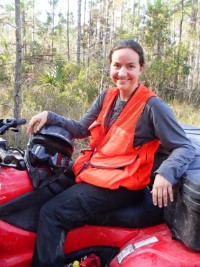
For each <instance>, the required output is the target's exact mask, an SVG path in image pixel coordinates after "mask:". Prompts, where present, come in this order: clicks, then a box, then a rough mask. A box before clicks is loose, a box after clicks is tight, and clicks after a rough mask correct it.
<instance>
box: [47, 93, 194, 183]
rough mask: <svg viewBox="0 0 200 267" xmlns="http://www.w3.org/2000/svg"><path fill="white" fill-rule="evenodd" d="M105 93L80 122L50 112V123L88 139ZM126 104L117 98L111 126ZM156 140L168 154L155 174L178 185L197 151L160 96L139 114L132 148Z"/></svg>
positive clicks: (152, 99)
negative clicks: (90, 127) (89, 128)
mask: <svg viewBox="0 0 200 267" xmlns="http://www.w3.org/2000/svg"><path fill="white" fill-rule="evenodd" d="M105 93H106V90H104V91H103V92H102V93H101V94H100V95H99V96H98V98H97V99H96V101H95V102H94V103H93V105H92V106H91V108H90V109H89V110H88V111H87V112H86V114H85V115H84V116H83V117H82V118H81V119H80V120H79V121H76V120H72V119H69V118H66V117H64V116H60V115H58V114H56V113H54V112H51V111H49V112H48V120H47V124H53V125H58V126H61V127H64V128H65V129H67V130H68V131H69V132H70V133H71V135H72V137H73V138H86V137H88V136H89V135H90V132H89V130H88V127H89V126H90V125H91V124H92V123H93V122H94V121H95V120H96V119H97V117H98V115H99V113H100V111H101V108H102V103H103V100H104V97H105ZM125 104H126V102H125V101H121V100H120V98H119V97H118V99H117V101H116V104H115V107H114V110H113V113H112V116H111V119H110V124H112V123H113V121H115V119H116V118H117V117H118V116H119V114H120V112H121V110H122V109H123V107H124V105H125ZM153 139H159V140H160V142H161V146H162V147H163V148H164V150H165V151H167V153H168V154H169V156H168V157H167V159H166V160H164V161H163V162H162V164H161V165H160V166H159V168H158V169H157V170H156V173H159V174H161V175H162V176H164V177H165V178H166V179H167V180H168V181H170V182H171V183H172V184H175V183H176V182H177V180H178V179H179V178H180V177H181V176H182V175H183V174H184V173H185V171H186V170H187V168H188V165H189V163H190V162H191V161H192V160H193V158H194V156H195V148H194V147H193V146H192V144H191V142H190V140H188V138H187V137H186V134H185V132H184V130H183V129H182V128H181V126H180V125H179V124H178V122H177V120H176V118H175V116H174V114H173V112H172V110H171V109H170V107H169V106H168V105H167V104H166V102H164V101H163V100H161V99H160V98H158V97H152V98H150V99H149V101H148V102H147V104H146V106H145V108H144V110H143V112H142V114H141V115H140V118H139V120H138V122H137V125H136V130H135V136H134V144H133V146H141V145H142V144H145V143H146V142H149V141H151V140H153Z"/></svg>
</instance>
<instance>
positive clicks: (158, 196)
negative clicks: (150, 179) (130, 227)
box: [152, 174, 173, 208]
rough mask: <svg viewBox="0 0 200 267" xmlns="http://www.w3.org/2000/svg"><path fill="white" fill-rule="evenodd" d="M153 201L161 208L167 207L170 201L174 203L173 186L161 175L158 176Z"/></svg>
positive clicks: (154, 185)
mask: <svg viewBox="0 0 200 267" xmlns="http://www.w3.org/2000/svg"><path fill="white" fill-rule="evenodd" d="M152 199H153V203H154V205H156V206H157V205H158V206H159V207H160V208H162V207H163V206H165V207H166V206H167V205H168V203H169V201H173V189H172V184H171V183H170V182H169V181H168V180H167V179H166V178H164V177H163V176H162V175H160V174H156V177H155V180H154V184H153V189H152Z"/></svg>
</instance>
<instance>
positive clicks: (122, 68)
mask: <svg viewBox="0 0 200 267" xmlns="http://www.w3.org/2000/svg"><path fill="white" fill-rule="evenodd" d="M126 74H127V71H126V68H125V67H121V68H120V69H119V71H118V76H126Z"/></svg>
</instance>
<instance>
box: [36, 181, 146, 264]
mask: <svg viewBox="0 0 200 267" xmlns="http://www.w3.org/2000/svg"><path fill="white" fill-rule="evenodd" d="M142 195H143V190H139V191H130V190H127V189H126V188H119V189H117V190H110V189H103V188H99V187H96V186H93V185H89V184H86V183H80V184H76V185H74V186H72V187H70V188H68V189H67V190H65V191H64V192H62V193H60V194H59V195H57V196H55V197H54V198H53V199H51V200H50V201H49V202H47V203H46V204H45V205H44V206H43V207H42V209H41V212H40V218H39V223H38V232H37V240H36V247H35V251H34V256H33V261H32V267H50V266H52V267H63V266H64V253H63V243H64V240H65V236H66V234H67V233H68V231H69V230H70V229H72V228H74V227H77V226H82V225H84V224H86V223H89V222H90V221H94V220H96V221H98V217H99V214H103V213H106V212H109V211H112V210H116V209H119V208H122V207H125V206H127V205H130V203H134V202H138V201H140V200H141V198H142Z"/></svg>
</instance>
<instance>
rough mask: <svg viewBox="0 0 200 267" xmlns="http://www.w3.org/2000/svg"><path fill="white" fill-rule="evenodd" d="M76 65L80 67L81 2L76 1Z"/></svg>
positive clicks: (79, 0)
mask: <svg viewBox="0 0 200 267" xmlns="http://www.w3.org/2000/svg"><path fill="white" fill-rule="evenodd" d="M77 30H78V32H77V65H78V66H79V65H80V54H81V0H78V25H77Z"/></svg>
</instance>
